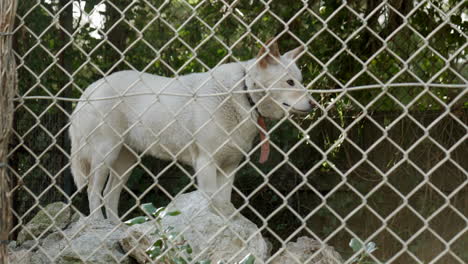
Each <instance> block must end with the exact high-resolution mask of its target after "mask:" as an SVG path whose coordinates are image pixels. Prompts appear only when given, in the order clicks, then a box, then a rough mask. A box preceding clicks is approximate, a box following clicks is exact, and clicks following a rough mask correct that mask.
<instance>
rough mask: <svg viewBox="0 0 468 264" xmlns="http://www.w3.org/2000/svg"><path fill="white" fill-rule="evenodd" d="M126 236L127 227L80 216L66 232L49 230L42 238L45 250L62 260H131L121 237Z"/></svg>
mask: <svg viewBox="0 0 468 264" xmlns="http://www.w3.org/2000/svg"><path fill="white" fill-rule="evenodd" d="M125 236H126V232H125V229H123V228H121V227H118V226H114V225H113V224H112V223H111V222H109V221H107V220H99V221H92V220H88V219H84V218H82V219H80V220H79V221H78V222H77V223H75V224H74V225H73V226H72V227H71V228H69V229H67V230H65V232H63V233H62V232H56V233H52V234H50V235H49V236H48V237H47V238H45V239H44V240H43V241H42V246H41V248H42V250H44V251H45V252H46V253H47V255H48V256H49V257H50V258H51V259H53V260H54V262H53V263H60V264H78V263H83V264H84V263H86V264H110V263H123V264H130V263H132V260H131V259H130V258H129V257H127V256H125V254H124V252H123V251H122V249H121V247H120V245H119V241H120V240H121V239H123V237H125Z"/></svg>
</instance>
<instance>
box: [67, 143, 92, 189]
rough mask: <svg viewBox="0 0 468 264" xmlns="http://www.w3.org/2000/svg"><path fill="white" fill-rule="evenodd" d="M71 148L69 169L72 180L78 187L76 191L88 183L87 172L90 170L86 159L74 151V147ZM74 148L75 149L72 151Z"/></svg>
mask: <svg viewBox="0 0 468 264" xmlns="http://www.w3.org/2000/svg"><path fill="white" fill-rule="evenodd" d="M73 145H74V144H73V143H72V148H71V153H72V157H71V171H72V174H73V180H74V181H75V185H76V187H77V188H78V191H80V190H82V188H83V187H84V186H86V184H87V183H88V177H89V173H90V171H91V164H90V163H89V161H88V160H87V159H83V158H82V157H80V153H79V152H76V149H77V148H76V147H74V146H73ZM74 150H75V151H74Z"/></svg>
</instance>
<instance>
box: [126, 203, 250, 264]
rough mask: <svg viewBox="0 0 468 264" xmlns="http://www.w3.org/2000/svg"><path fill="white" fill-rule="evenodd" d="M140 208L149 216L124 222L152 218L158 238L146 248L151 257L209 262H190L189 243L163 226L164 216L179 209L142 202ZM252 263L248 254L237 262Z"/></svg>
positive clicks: (176, 262) (173, 263)
mask: <svg viewBox="0 0 468 264" xmlns="http://www.w3.org/2000/svg"><path fill="white" fill-rule="evenodd" d="M141 209H143V211H144V212H145V213H146V214H147V215H148V216H151V217H148V216H138V217H135V218H132V219H130V220H127V221H125V224H127V225H129V226H132V225H138V224H142V223H145V222H148V221H152V220H154V223H155V225H156V230H155V231H154V232H153V233H152V235H155V236H156V237H157V238H158V239H157V240H156V241H155V242H154V243H153V245H152V246H151V247H149V248H148V249H147V250H146V253H147V254H148V256H149V257H150V258H151V259H153V260H157V261H158V262H161V263H167V264H186V263H194V264H211V261H210V260H201V261H196V262H192V261H193V258H192V252H193V250H192V247H191V246H190V244H189V243H188V242H187V241H186V240H185V239H184V237H183V236H182V235H181V234H179V233H178V232H177V231H176V230H175V229H174V227H173V226H168V227H163V225H162V220H163V219H164V218H165V217H167V216H177V215H180V214H181V212H180V211H167V210H166V208H164V207H160V208H156V207H155V206H154V205H153V204H152V203H146V204H142V205H141ZM254 263H255V257H254V256H252V255H250V254H249V255H247V256H246V257H245V258H244V259H242V261H241V262H239V263H238V264H254ZM217 264H222V262H218V263H217Z"/></svg>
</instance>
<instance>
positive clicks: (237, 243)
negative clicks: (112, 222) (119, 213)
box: [121, 192, 268, 263]
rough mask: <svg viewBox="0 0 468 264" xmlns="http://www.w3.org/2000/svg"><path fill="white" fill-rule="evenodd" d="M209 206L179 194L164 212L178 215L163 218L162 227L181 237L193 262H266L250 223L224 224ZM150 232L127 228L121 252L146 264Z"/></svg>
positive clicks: (147, 226) (199, 197)
mask: <svg viewBox="0 0 468 264" xmlns="http://www.w3.org/2000/svg"><path fill="white" fill-rule="evenodd" d="M209 204H210V203H209V200H208V199H207V198H206V197H205V196H204V195H203V194H201V193H200V192H191V193H187V194H182V195H181V196H179V197H178V198H176V199H175V200H174V201H173V202H172V203H171V205H170V206H169V207H168V208H167V210H168V211H173V210H179V211H180V212H181V214H180V215H177V216H166V217H165V218H164V219H163V221H162V225H163V227H165V228H167V227H169V226H171V227H174V228H175V230H177V231H178V232H181V233H182V235H183V236H184V238H185V239H186V240H187V242H188V244H190V246H191V247H192V249H193V253H192V257H193V258H194V259H195V260H204V259H209V260H211V263H217V262H218V261H220V260H224V261H225V262H226V263H234V262H236V261H240V260H241V259H242V258H244V257H245V256H246V255H248V254H249V253H251V254H253V255H254V256H255V257H256V258H257V259H262V260H263V259H266V258H267V254H268V249H267V243H266V242H265V240H264V239H263V237H262V236H261V234H260V230H259V229H258V227H257V226H256V225H255V224H254V223H252V222H251V221H249V220H248V219H247V218H245V217H243V216H242V215H239V214H238V215H237V216H236V217H234V218H233V219H230V220H225V218H224V217H222V216H220V215H218V214H217V213H214V212H213V210H212V209H211V208H210V206H209ZM154 230H155V223H154V222H147V223H144V224H140V225H135V226H131V227H129V229H128V231H129V233H130V236H128V237H126V238H124V239H123V240H122V241H121V245H122V247H123V249H124V250H125V251H126V252H130V255H131V256H133V257H134V258H135V259H136V260H137V261H138V262H139V263H145V262H146V261H148V256H147V255H146V253H145V250H146V249H147V248H148V247H149V246H150V245H151V243H152V242H153V241H155V240H156V239H157V237H156V236H155V235H152V233H153V232H154ZM136 245H137V246H136Z"/></svg>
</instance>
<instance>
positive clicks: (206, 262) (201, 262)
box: [197, 259, 211, 264]
mask: <svg viewBox="0 0 468 264" xmlns="http://www.w3.org/2000/svg"><path fill="white" fill-rule="evenodd" d="M197 264H211V260H208V259H206V260H202V261H198V262H197Z"/></svg>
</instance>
